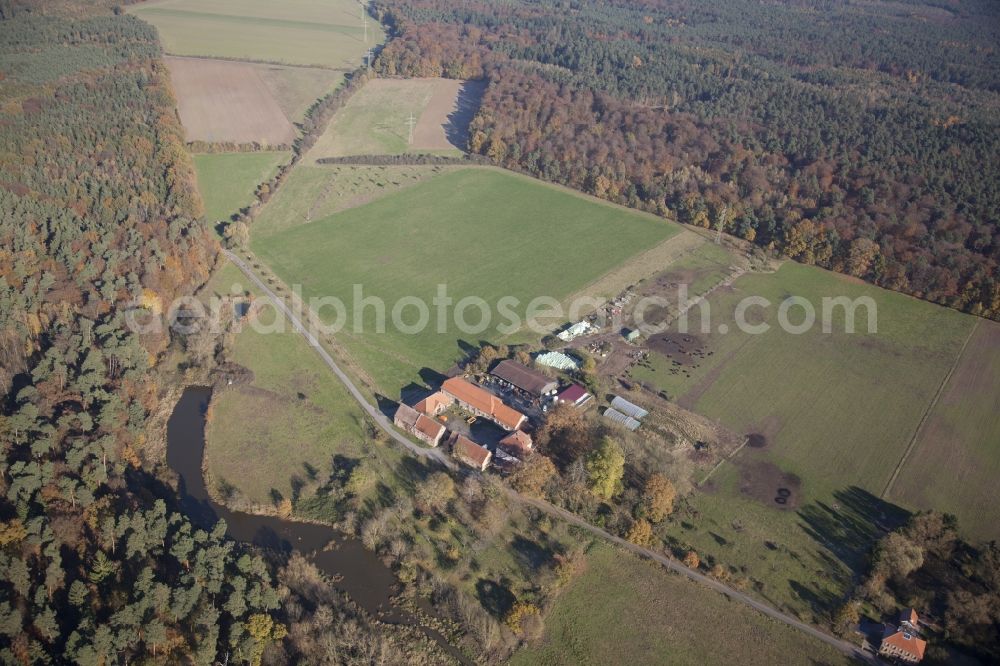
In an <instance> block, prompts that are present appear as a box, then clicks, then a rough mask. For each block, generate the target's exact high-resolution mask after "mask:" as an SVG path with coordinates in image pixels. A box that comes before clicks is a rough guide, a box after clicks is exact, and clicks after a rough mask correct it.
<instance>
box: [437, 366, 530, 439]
mask: <svg viewBox="0 0 1000 666" xmlns="http://www.w3.org/2000/svg"><path fill="white" fill-rule="evenodd" d="M441 392H442V393H444V394H445V395H446V396H448V397H450V398H451V399H452V400H454V401H456V402H458V404H459V405H461V406H462V407H463V408H464V409H466V410H468V411H470V412H472V413H473V414H475V415H476V416H482V417H484V418H487V419H489V420H491V421H493V422H494V423H496V424H497V425H498V426H500V427H501V428H503V429H504V430H517V429H518V428H520V427H521V426H522V425H524V422H525V421H526V420H527V419H528V417H526V416H525V415H524V414H522V413H521V412H519V411H517V410H516V409H514V408H513V407H509V406H508V405H506V404H505V403H504V401H503V400H501V399H500V398H498V397H497V396H495V395H493V394H492V393H490V392H489V391H487V390H485V389H482V388H480V387H478V386H476V385H475V384H472V383H470V382H467V381H465V380H464V379H462V378H461V377H452V378H450V379H447V380H445V382H444V384H442V385H441Z"/></svg>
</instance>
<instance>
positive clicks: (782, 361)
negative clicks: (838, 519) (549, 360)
mask: <svg viewBox="0 0 1000 666" xmlns="http://www.w3.org/2000/svg"><path fill="white" fill-rule="evenodd" d="M789 295H795V296H800V297H804V298H806V299H808V300H809V301H810V302H811V303H813V304H814V305H815V308H816V311H817V316H818V317H820V316H821V310H822V307H821V301H822V298H823V297H826V296H829V297H836V296H847V297H849V298H852V299H853V298H858V297H862V296H868V297H870V298H872V299H874V302H875V303H876V305H877V312H878V330H877V333H874V334H867V333H866V332H865V331H866V327H867V318H866V316H865V310H864V309H863V308H862V309H860V310H859V316H858V318H857V321H856V322H855V326H856V330H857V331H858V332H856V333H854V334H849V333H845V332H844V330H845V328H844V317H843V309H842V308H837V309H835V310H834V312H833V317H832V318H831V328H832V332H831V333H830V334H826V333H823V332H822V330H821V326H820V324H819V322H817V324H816V326H814V327H813V328H812V330H810V331H808V332H806V333H803V334H799V335H796V334H791V333H786V332H785V331H783V330H781V329H780V328H779V326H778V322H777V311H778V304H779V303H780V302H781V301H782V300H783V299H784V298H786V297H787V296H789ZM748 296H758V297H764V298H766V299H768V300H769V301H770V302H771V303H773V304H774V305H772V306H771V307H769V308H767V309H766V310H765V309H762V308H760V307H753V308H751V309H750V310H749V311H748V316H747V319H748V321H749V320H751V318H752V317H754V316H756V317H761V316H762V315H763V317H764V318H761V319H759V320H758V321H757V323H767V324H769V325H770V326H771V329H770V330H769V331H768V332H766V333H763V334H761V335H751V334H748V333H743V332H741V331H739V330H737V326H736V324H735V321H734V318H733V313H734V311H735V309H736V305H737V304H738V303H739V302H740V300H741V299H743V298H745V297H748ZM709 306H710V308H711V315H712V322H711V329H712V332H711V333H709V334H708V335H700V336H699V337H701V338H702V340H703V344H704V345H706V346H707V348H708V349H710V350H712V351H713V352H714V353H713V354H712V355H711V356H710V357H708V358H706V359H703V360H701V361H700V362H699V364H698V365H699V367H697V368H694V367H691V368H688V369H687V370H688V375H689V376H688V375H684V374H671V373H670V372H669V368H668V366H669V363H668V362H666V361H665V360H664V359H663V358H662V357H661V358H659V359H657V358H656V356H657V355H655V354H654V355H651V356H653V359H654V364H653V367H654V369H653V370H652V371H650V370H647V369H644V368H636V369H635V371H634V372H633V376H634V377H635V378H636V379H639V380H642V381H645V382H648V383H650V384H652V385H654V386H656V387H657V388H659V389H663V390H666V391H667V392H668V394H670V395H671V397H672V398H676V399H678V400H679V402H681V403H682V404H684V405H685V406H687V407H689V408H690V409H693V410H694V411H696V412H698V413H701V414H704V415H706V416H708V417H710V418H714V419H718V420H720V421H721V422H722V423H723V424H725V425H727V426H729V427H730V428H733V429H735V430H737V431H738V432H744V433H758V434H760V435H763V437H764V438H765V439H766V446H765V447H764V449H763V450H764V452H765V454H766V457H767V459H768V460H770V461H771V462H773V463H775V464H776V465H778V466H779V467H781V468H782V469H786V470H790V471H793V472H794V473H795V474H797V475H799V476H800V477H801V478H802V480H803V491H804V494H805V495H806V496H810V497H824V496H828V495H829V494H830V493H831V492H833V491H834V490H840V489H842V488H844V487H845V486H846V485H848V484H855V485H858V486H861V487H863V488H865V489H866V490H869V491H871V492H874V493H880V492H882V490H883V488H884V487H885V484H886V482H887V481H888V479H889V477H890V476H891V474H892V471H893V469H894V468H895V465H896V464H897V463H898V462H899V460H900V458H901V457H902V455H903V452H904V451H905V450H906V447H907V445H908V443H909V441H910V438H911V437H912V436H913V433H914V430H915V428H916V427H917V424H918V422H919V421H920V418H921V416H922V415H923V413H924V411H925V410H926V409H927V408H928V406H929V404H930V402H931V399H932V398H933V396H934V394H935V392H936V391H937V389H938V386H939V385H940V383H941V381H942V380H943V379H944V377H945V375H946V374H947V372H948V370H949V368H950V367H951V365H952V364H953V363H954V362H955V359H956V357H957V355H958V353H959V350H960V349H961V346H962V343H963V341H964V339H965V337H966V336H968V334H969V332H970V330H971V326H972V323H973V321H974V319H973V318H972V317H968V316H964V315H961V314H958V313H956V312H954V311H952V310H948V309H945V308H941V307H938V306H936V305H932V304H930V303H926V302H923V301H918V300H916V299H913V298H909V297H906V296H902V295H900V294H896V293H893V292H888V291H885V290H882V289H878V288H877V287H872V286H870V285H865V284H861V283H858V282H857V281H853V280H849V279H847V278H843V277H842V276H838V275H836V274H833V273H829V272H827V271H823V270H820V269H817V268H814V267H809V266H803V265H800V264H795V263H793V262H786V263H785V264H783V265H782V267H781V268H780V269H779V270H778V272H776V273H772V274H748V275H745V276H743V277H741V278H739V279H738V280H737V281H736V282H735V284H734V285H733V286H732V288H730V289H720V290H718V291H716V292H715V293H713V294H712V296H711V297H710V298H709ZM801 313H802V310H801V308H793V310H792V311H791V312H790V313H789V319H790V320H791V321H792V323H798V322H800V321H801V316H802V315H801ZM688 318H689V323H690V327H691V330H692V331H697V330H700V312H699V308H697V307H695V308H694V309H692V311H691V312H690V313H689V317H688ZM751 323H753V322H751ZM720 326H725V327H727V328H728V332H726V333H720V332H719V328H720Z"/></svg>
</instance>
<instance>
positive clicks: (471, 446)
mask: <svg viewBox="0 0 1000 666" xmlns="http://www.w3.org/2000/svg"><path fill="white" fill-rule="evenodd" d="M451 454H452V455H453V456H455V459H456V460H458V461H459V462H460V463H462V464H464V465H468V466H469V467H472V468H474V469H478V470H479V471H480V472H482V471H485V470H486V468H487V467H489V465H490V459H491V458H492V457H493V454H492V453H490V450H489V449H487V448H486V447H484V446H479V445H478V444H476V443H475V442H473V441H472V440H471V439H469V438H468V437H466V436H465V435H459V434H457V433H456V434H455V435H454V436H453V439H452V443H451Z"/></svg>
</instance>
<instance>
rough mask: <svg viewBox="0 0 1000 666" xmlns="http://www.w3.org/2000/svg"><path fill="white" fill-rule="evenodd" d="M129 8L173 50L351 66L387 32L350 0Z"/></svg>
mask: <svg viewBox="0 0 1000 666" xmlns="http://www.w3.org/2000/svg"><path fill="white" fill-rule="evenodd" d="M128 11H129V12H130V13H132V14H135V15H136V16H138V17H139V18H141V19H143V20H145V21H148V22H149V23H151V24H153V25H154V26H156V28H157V30H158V31H159V33H160V39H161V41H162V43H163V46H164V49H165V50H166V51H167V53H169V54H171V55H190V56H209V57H218V58H235V59H239V60H257V61H263V62H275V63H285V64H290V65H317V66H322V67H328V68H335V69H353V68H354V67H356V66H358V65H359V64H360V63H361V60H362V57H363V55H364V52H365V51H366V50H367V49H369V48H371V47H373V46H375V45H376V44H379V43H381V42H382V40H383V39H384V37H385V35H384V33H383V31H382V28H381V27H380V26H379V24H378V23H377V22H376V21H374V20H373V19H371V18H369V19H368V40H367V42H366V41H365V36H364V28H363V25H362V18H361V5H360V4H359V3H357V2H354V1H353V0H282V2H268V1H266V0H154V1H152V2H144V3H141V4H138V5H131V6H129V7H128Z"/></svg>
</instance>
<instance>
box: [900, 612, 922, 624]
mask: <svg viewBox="0 0 1000 666" xmlns="http://www.w3.org/2000/svg"><path fill="white" fill-rule="evenodd" d="M899 621H900V622H909V623H910V624H912V625H913V626H914V627H915V626H917V624H918V623H919V622H920V617H919V616H918V615H917V611H915V610H914V609H912V608H907V609H906V610H904V611H903V612H902V613H900V614H899Z"/></svg>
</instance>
